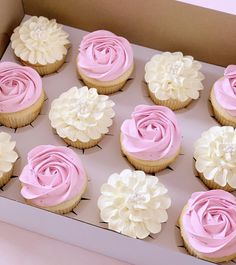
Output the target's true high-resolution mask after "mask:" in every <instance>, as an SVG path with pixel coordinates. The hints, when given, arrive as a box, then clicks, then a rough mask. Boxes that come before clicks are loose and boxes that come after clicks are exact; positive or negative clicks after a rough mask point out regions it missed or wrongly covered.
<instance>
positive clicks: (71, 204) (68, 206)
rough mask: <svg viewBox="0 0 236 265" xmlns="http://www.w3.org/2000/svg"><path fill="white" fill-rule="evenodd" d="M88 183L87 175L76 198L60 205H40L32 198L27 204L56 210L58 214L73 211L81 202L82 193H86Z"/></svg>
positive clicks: (51, 210)
mask: <svg viewBox="0 0 236 265" xmlns="http://www.w3.org/2000/svg"><path fill="white" fill-rule="evenodd" d="M87 185H88V179H87V177H86V178H85V180H84V183H83V186H82V187H81V191H80V193H79V194H78V195H76V196H75V197H74V198H72V199H71V200H68V201H65V202H62V203H60V204H58V205H55V206H48V207H40V206H38V205H36V204H34V203H32V202H31V200H27V199H26V200H25V201H26V202H27V204H29V205H31V206H34V207H38V208H41V209H44V210H47V211H50V212H54V213H58V214H66V213H69V212H71V211H72V210H73V209H74V208H75V207H76V206H77V204H78V203H79V202H80V200H81V197H82V195H83V194H84V192H85V190H86V188H87Z"/></svg>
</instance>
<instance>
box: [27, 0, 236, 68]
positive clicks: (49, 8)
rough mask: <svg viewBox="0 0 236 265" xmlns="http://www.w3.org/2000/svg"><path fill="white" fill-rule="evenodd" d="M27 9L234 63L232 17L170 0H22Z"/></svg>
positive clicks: (234, 22) (235, 23)
mask: <svg viewBox="0 0 236 265" xmlns="http://www.w3.org/2000/svg"><path fill="white" fill-rule="evenodd" d="M23 4H24V9H25V13H26V14H30V15H43V16H46V17H50V18H56V19H57V20H58V21H59V22H60V23H63V24H66V25H70V26H73V27H77V28H81V29H84V30H88V31H93V30H96V29H108V30H111V31H113V32H115V33H117V34H121V35H123V36H124V37H126V38H128V39H129V41H130V42H132V43H136V44H140V45H143V46H146V47H151V48H154V49H158V50H161V51H165V50H168V51H182V52H183V53H184V54H190V55H193V56H194V57H195V58H196V59H198V60H201V61H205V62H209V63H213V64H218V65H223V66H226V65H228V64H232V63H236V48H235V43H236V30H235V29H236V17H235V16H233V15H229V14H226V13H222V12H218V11H213V10H209V9H205V8H201V7H197V6H192V5H188V4H184V3H180V2H177V1H173V0H148V1H143V0H135V1H134V0H120V1H110V0H89V1H87V0H79V1H75V0H67V1H64V0H50V1H48V0H34V1H32V0H23Z"/></svg>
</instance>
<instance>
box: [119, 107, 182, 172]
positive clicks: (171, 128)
mask: <svg viewBox="0 0 236 265" xmlns="http://www.w3.org/2000/svg"><path fill="white" fill-rule="evenodd" d="M120 140H121V150H122V152H123V154H124V155H125V156H126V157H127V159H128V161H129V162H130V163H131V164H132V165H133V166H134V167H135V168H136V169H140V170H143V171H145V172H146V173H155V172H158V171H160V170H162V169H165V168H166V167H167V166H168V165H169V164H171V163H172V162H173V161H174V160H175V159H176V158H177V156H178V154H179V152H180V145H181V133H180V129H179V126H178V123H177V120H176V116H175V114H174V112H173V111H171V110H170V109H169V108H167V107H164V106H146V105H139V106H136V107H135V110H134V112H133V113H132V115H131V119H128V120H125V121H124V122H123V124H122V126H121V139H120Z"/></svg>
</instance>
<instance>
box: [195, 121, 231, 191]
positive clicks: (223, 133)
mask: <svg viewBox="0 0 236 265" xmlns="http://www.w3.org/2000/svg"><path fill="white" fill-rule="evenodd" d="M194 158H195V159H196V164H195V166H196V169H197V171H198V172H199V175H200V177H201V179H202V180H203V182H204V183H205V184H206V185H207V186H208V187H209V188H212V189H215V188H220V189H224V190H227V191H233V190H235V189H236V129H234V128H233V127H231V126H223V127H220V126H214V127H211V128H210V129H209V130H208V131H206V132H203V133H202V135H201V138H200V139H198V140H197V141H196V143H195V152H194Z"/></svg>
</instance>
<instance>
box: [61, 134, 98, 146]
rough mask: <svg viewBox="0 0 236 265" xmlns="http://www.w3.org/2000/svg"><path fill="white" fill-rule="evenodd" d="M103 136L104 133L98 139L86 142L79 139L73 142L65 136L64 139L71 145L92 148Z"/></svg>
mask: <svg viewBox="0 0 236 265" xmlns="http://www.w3.org/2000/svg"><path fill="white" fill-rule="evenodd" d="M102 137H103V135H102V136H101V137H100V138H99V139H96V140H93V139H91V140H89V141H88V142H86V143H83V142H80V141H79V140H77V141H76V142H73V141H71V140H70V139H68V138H63V140H64V141H65V142H66V143H67V144H69V145H70V146H73V147H76V148H78V149H88V148H91V147H93V146H95V145H97V144H98V143H99V142H100V141H101V139H102Z"/></svg>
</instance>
